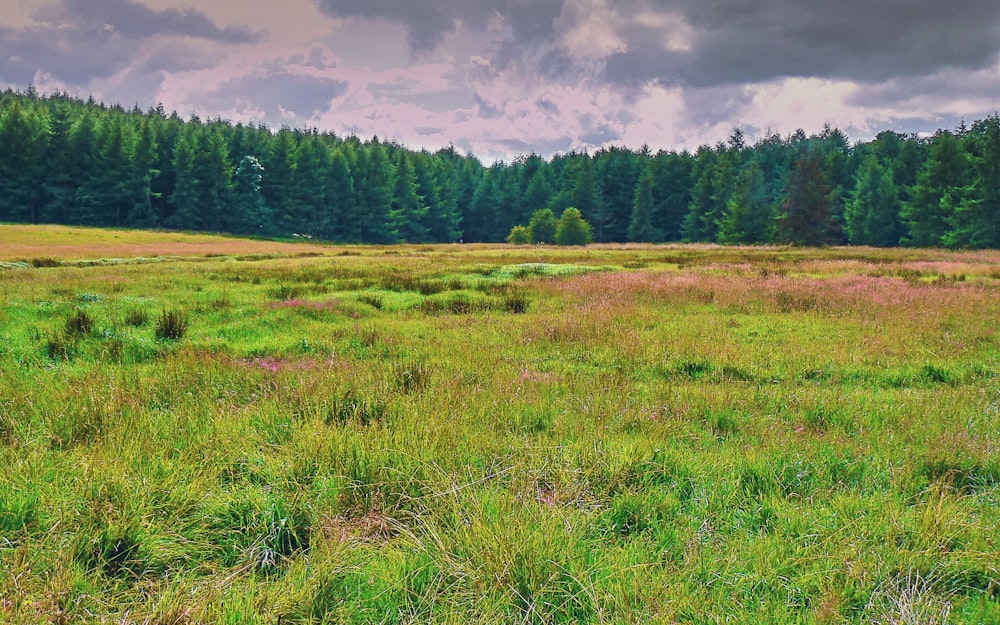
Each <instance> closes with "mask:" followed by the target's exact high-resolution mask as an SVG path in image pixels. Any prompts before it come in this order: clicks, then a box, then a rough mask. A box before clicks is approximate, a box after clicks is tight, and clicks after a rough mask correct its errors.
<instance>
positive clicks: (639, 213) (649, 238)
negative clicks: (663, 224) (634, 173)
mask: <svg viewBox="0 0 1000 625" xmlns="http://www.w3.org/2000/svg"><path fill="white" fill-rule="evenodd" d="M653 184H654V180H653V168H652V166H651V165H650V166H647V167H646V169H645V170H644V171H643V172H642V175H641V176H640V177H639V184H638V185H637V186H636V189H635V198H634V199H633V202H632V217H631V219H630V220H629V224H628V240H629V241H637V242H655V241H659V240H661V239H662V238H663V233H661V232H660V231H659V229H658V228H657V227H656V226H655V225H654V223H653V222H654V213H655V210H656V207H655V205H654V202H653Z"/></svg>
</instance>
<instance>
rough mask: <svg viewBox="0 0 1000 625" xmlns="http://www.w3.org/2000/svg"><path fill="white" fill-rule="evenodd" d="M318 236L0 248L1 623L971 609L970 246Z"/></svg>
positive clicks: (980, 523)
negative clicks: (362, 242) (361, 240)
mask: <svg viewBox="0 0 1000 625" xmlns="http://www.w3.org/2000/svg"><path fill="white" fill-rule="evenodd" d="M80 232H84V233H86V232H87V231H80ZM0 236H2V235H0ZM46 236H56V234H51V233H50V234H47V235H46ZM58 236H63V235H62V234H59V235H58ZM66 236H69V235H68V234H67V235H66ZM74 236H77V235H74ZM81 236H82V235H81ZM136 236H137V237H146V238H148V239H149V240H148V241H147V242H149V243H156V242H157V241H162V239H157V236H161V237H162V236H166V235H157V234H155V233H143V234H141V235H139V234H137V235H136ZM84 239H85V237H84ZM143 240H145V239H143ZM127 244H128V243H127V242H126V245H127ZM257 244H258V242H241V243H240V245H243V246H246V249H245V250H244V252H245V254H257V252H255V251H253V249H254V248H253V246H255V245H257ZM317 247H319V246H317ZM84 248H86V243H85V242H84V243H83V244H82V247H81V248H80V249H81V250H83V249H84ZM118 251H120V250H115V249H105V250H102V252H101V253H102V254H104V253H106V252H107V256H106V257H107V258H119V257H126V256H127V255H124V254H119V253H117V252H118ZM345 252H348V254H347V255H344V253H345ZM316 253H317V254H319V255H317V256H310V257H296V256H295V255H294V254H292V255H288V254H279V255H277V256H276V257H261V256H257V255H254V256H253V257H252V258H253V259H251V258H250V256H246V255H245V256H244V260H239V259H238V258H237V257H236V255H233V254H230V253H226V254H225V257H218V258H217V257H212V258H206V257H205V256H204V255H201V256H199V257H197V258H190V259H185V258H183V257H179V258H175V259H172V260H170V261H169V262H161V263H152V264H128V263H126V264H118V265H101V264H88V263H79V262H74V263H71V264H60V263H53V264H54V265H55V266H38V267H35V266H30V265H31V263H28V265H29V266H28V267H20V266H18V267H12V268H4V269H0V570H2V571H3V572H4V574H3V575H0V622H10V623H38V622H56V623H91V622H93V623H101V622H116V623H117V622H123V623H191V624H195V623H199V624H200V623H269V624H273V623H278V622H280V623H283V624H285V623H372V622H376V623H379V622H387V623H430V622H434V623H469V622H490V623H492V622H518V623H522V622H524V623H647V622H661V623H721V622H738V623H803V624H822V623H921V624H923V623H955V624H958V623H969V624H973V623H992V622H997V621H998V620H1000V601H998V595H1000V571H998V566H1000V565H998V564H997V563H998V562H1000V548H998V547H997V542H998V541H1000V534H998V530H1000V527H998V524H1000V514H998V509H1000V508H998V506H1000V460H998V456H997V453H996V450H997V447H998V443H1000V434H998V432H1000V427H998V426H1000V375H998V372H1000V349H998V345H1000V335H998V334H997V328H998V327H1000V255H998V254H997V253H996V252H977V253H968V254H964V253H955V252H942V251H918V250H869V249H857V248H852V249H849V250H847V249H828V250H804V249H788V248H717V247H706V246H690V247H685V246H607V247H589V248H577V249H555V248H544V247H543V248H531V247H529V248H514V247H507V246H442V247H428V246H412V247H399V248H336V247H330V248H322V247H319V249H318V250H317V252H316ZM66 254H67V255H66V256H65V257H66V258H72V259H76V260H80V259H86V257H87V254H86V253H80V254H73V253H72V251H67V252H66ZM43 256H44V255H43V254H33V255H32V256H30V257H27V258H36V257H37V258H41V257H43ZM181 256H183V255H181ZM37 264H40V265H44V263H37ZM88 265H92V266H88ZM959 274H963V275H964V276H965V278H964V279H959V278H957V277H955V276H957V275H959ZM942 276H944V278H942ZM164 314H176V315H178V319H181V320H183V322H184V323H185V324H186V326H185V327H184V332H183V335H182V336H180V337H179V338H165V337H163V336H162V335H163V334H164V332H163V331H162V330H161V331H159V332H158V327H159V326H160V324H162V323H163V322H162V321H161V319H162V318H163V317H164ZM80 315H83V318H84V319H85V321H84V320H81V317H80Z"/></svg>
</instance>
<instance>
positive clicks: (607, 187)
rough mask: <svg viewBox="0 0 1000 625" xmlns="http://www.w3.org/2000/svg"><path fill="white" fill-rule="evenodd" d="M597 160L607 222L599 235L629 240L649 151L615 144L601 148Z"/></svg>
mask: <svg viewBox="0 0 1000 625" xmlns="http://www.w3.org/2000/svg"><path fill="white" fill-rule="evenodd" d="M593 161H594V165H593V167H594V170H595V173H596V176H597V179H598V189H599V190H600V193H601V204H600V205H601V207H602V208H603V211H604V214H603V215H601V219H602V220H603V221H604V222H605V225H604V227H603V228H602V229H601V233H600V236H597V237H596V238H597V240H598V241H625V240H626V239H627V238H628V236H629V235H628V232H629V228H630V226H631V222H632V213H633V209H634V207H635V194H636V187H637V186H638V185H639V178H640V176H641V175H642V173H643V172H644V171H645V169H646V164H647V162H648V161H649V155H648V154H647V153H637V152H633V151H632V150H628V149H625V148H619V147H612V148H607V149H604V150H601V151H599V152H598V153H597V154H595V155H594V159H593ZM650 217H652V215H650ZM650 226H652V224H650Z"/></svg>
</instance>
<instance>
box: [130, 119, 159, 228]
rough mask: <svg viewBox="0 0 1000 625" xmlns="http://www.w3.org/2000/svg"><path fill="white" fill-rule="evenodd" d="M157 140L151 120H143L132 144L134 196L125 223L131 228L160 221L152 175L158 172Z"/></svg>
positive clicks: (132, 188)
mask: <svg viewBox="0 0 1000 625" xmlns="http://www.w3.org/2000/svg"><path fill="white" fill-rule="evenodd" d="M156 156H157V144H156V136H155V135H154V134H153V130H152V127H151V123H150V122H148V121H144V122H142V125H141V127H140V129H139V135H138V136H137V137H136V140H135V144H134V145H133V148H132V162H131V163H130V166H129V178H128V180H129V196H130V198H131V202H130V204H131V205H130V207H129V210H128V214H127V215H126V217H125V223H126V224H127V225H128V226H129V227H131V228H154V227H156V226H157V225H158V223H157V215H156V214H155V213H154V212H153V200H154V198H155V197H156V194H155V193H154V192H153V188H152V185H153V178H154V177H155V176H156V175H157V174H158V173H159V170H158V169H157V166H156Z"/></svg>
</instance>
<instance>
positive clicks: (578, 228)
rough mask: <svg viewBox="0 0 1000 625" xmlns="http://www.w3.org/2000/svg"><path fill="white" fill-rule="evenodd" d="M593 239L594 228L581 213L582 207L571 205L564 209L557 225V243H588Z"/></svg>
mask: <svg viewBox="0 0 1000 625" xmlns="http://www.w3.org/2000/svg"><path fill="white" fill-rule="evenodd" d="M593 240H594V234H593V228H591V226H590V224H589V223H588V222H587V220H586V219H584V218H583V215H581V214H580V209H578V208H574V207H572V206H570V207H569V208H567V209H566V210H564V211H563V213H562V216H561V217H559V224H558V225H557V226H556V244H557V245H587V244H588V243H590V242H591V241H593Z"/></svg>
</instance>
